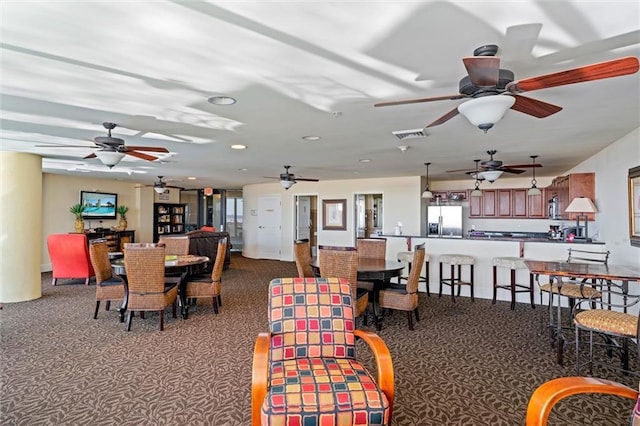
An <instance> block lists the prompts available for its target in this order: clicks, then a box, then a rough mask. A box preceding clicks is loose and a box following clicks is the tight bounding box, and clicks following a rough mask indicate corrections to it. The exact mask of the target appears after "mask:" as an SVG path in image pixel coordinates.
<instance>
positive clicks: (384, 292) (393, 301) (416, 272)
mask: <svg viewBox="0 0 640 426" xmlns="http://www.w3.org/2000/svg"><path fill="white" fill-rule="evenodd" d="M424 256H425V251H424V243H423V244H419V245H416V246H415V249H414V251H413V260H412V263H413V264H414V265H422V262H424ZM419 281H420V268H412V270H411V272H409V277H408V278H407V283H406V287H404V286H392V287H389V288H383V289H381V290H380V294H379V296H378V303H379V304H380V307H381V308H387V309H396V310H400V311H406V312H407V321H408V324H409V330H413V315H414V314H415V316H416V321H420V315H419V313H418V283H419ZM403 287H404V288H403Z"/></svg>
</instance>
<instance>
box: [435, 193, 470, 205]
mask: <svg viewBox="0 0 640 426" xmlns="http://www.w3.org/2000/svg"><path fill="white" fill-rule="evenodd" d="M431 193H432V194H433V198H432V199H431V202H430V204H436V199H438V198H440V202H441V203H458V202H460V201H464V200H466V199H467V191H466V190H462V191H460V190H455V191H431ZM452 196H454V197H457V199H455V200H454V199H452Z"/></svg>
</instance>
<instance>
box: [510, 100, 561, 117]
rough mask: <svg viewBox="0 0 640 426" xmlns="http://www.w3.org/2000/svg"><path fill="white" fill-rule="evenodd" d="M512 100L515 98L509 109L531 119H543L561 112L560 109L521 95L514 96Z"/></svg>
mask: <svg viewBox="0 0 640 426" xmlns="http://www.w3.org/2000/svg"><path fill="white" fill-rule="evenodd" d="M514 98H516V102H515V103H514V104H513V106H512V107H511V109H512V110H514V111H518V112H521V113H523V114H528V115H531V116H533V117H537V118H545V117H548V116H550V115H553V114H555V113H556V112H559V111H562V107H560V106H557V105H553V104H550V103H547V102H543V101H541V100H539V99H532V98H527V97H526V96H522V95H517V96H514Z"/></svg>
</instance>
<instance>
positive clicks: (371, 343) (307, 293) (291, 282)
mask: <svg viewBox="0 0 640 426" xmlns="http://www.w3.org/2000/svg"><path fill="white" fill-rule="evenodd" d="M354 251H355V250H354ZM351 293H352V287H351V285H350V283H348V282H347V281H346V280H345V279H343V278H276V279H273V280H272V281H271V282H270V283H269V311H268V313H269V331H268V332H264V333H260V334H259V335H258V337H257V339H256V343H255V346H254V353H253V368H252V384H251V419H252V422H251V424H252V425H254V426H259V425H285V424H286V425H307V424H308V425H356V424H357V425H372V426H373V425H379V426H381V425H391V416H392V411H393V401H394V391H395V384H394V371H393V361H392V359H391V353H390V352H389V349H388V348H387V346H386V344H385V343H384V341H383V340H382V339H381V338H380V337H379V336H378V335H377V334H375V333H373V332H370V331H363V330H356V329H355V318H354V315H353V303H352V301H351ZM358 339H360V340H361V342H363V343H364V344H365V345H366V346H365V345H363V349H370V355H372V358H373V361H372V362H374V364H373V365H375V367H376V370H377V371H376V373H377V374H376V375H374V374H372V373H373V370H369V369H368V368H367V366H368V365H369V364H367V366H365V365H364V364H363V363H362V362H361V361H359V360H358V357H357V356H356V355H357V353H356V342H357V340H358ZM358 350H360V347H358ZM358 353H360V352H358Z"/></svg>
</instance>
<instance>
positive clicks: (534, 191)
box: [527, 155, 542, 195]
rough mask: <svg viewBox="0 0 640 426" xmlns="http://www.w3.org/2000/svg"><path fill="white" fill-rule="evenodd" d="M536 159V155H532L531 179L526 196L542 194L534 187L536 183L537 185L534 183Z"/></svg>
mask: <svg viewBox="0 0 640 426" xmlns="http://www.w3.org/2000/svg"><path fill="white" fill-rule="evenodd" d="M536 158H538V156H537V155H532V156H531V161H532V164H533V179H531V188H529V190H528V191H527V195H540V194H542V192H541V191H540V190H539V189H538V187H537V186H536V183H538V182H537V181H536V166H535V165H536Z"/></svg>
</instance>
